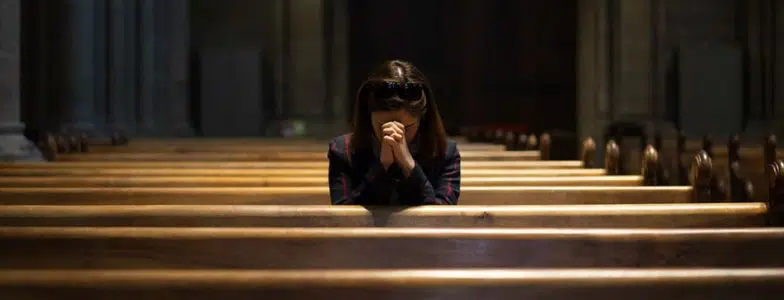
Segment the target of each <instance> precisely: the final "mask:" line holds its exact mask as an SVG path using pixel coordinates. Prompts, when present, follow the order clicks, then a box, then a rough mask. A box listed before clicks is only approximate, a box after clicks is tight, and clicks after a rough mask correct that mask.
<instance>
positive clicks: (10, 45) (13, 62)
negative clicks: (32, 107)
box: [0, 0, 42, 161]
mask: <svg viewBox="0 0 784 300" xmlns="http://www.w3.org/2000/svg"><path fill="white" fill-rule="evenodd" d="M21 27H22V26H21V0H0V161H15V160H28V161H30V160H38V161H40V160H42V156H41V153H40V152H38V149H36V148H35V145H33V144H32V143H31V142H30V141H28V140H27V139H26V138H25V137H24V135H22V131H23V130H24V124H23V123H22V122H21V116H20V108H21V105H20V104H21V99H20V89H21V87H20V79H19V77H20V74H19V73H20V69H19V68H20V57H19V56H20V50H19V47H20V29H21Z"/></svg>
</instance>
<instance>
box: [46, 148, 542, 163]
mask: <svg viewBox="0 0 784 300" xmlns="http://www.w3.org/2000/svg"><path fill="white" fill-rule="evenodd" d="M460 158H461V159H462V160H466V161H471V160H473V161H509V160H512V161H514V160H538V159H539V158H540V157H539V151H463V152H460ZM326 160H327V153H326V150H323V151H318V152H308V151H300V152H294V151H286V152H282V151H272V152H226V153H214V152H203V153H194V152H188V153H72V154H62V155H58V156H57V161H77V162H78V161H249V162H250V161H326Z"/></svg>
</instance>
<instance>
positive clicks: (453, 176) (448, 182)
mask: <svg viewBox="0 0 784 300" xmlns="http://www.w3.org/2000/svg"><path fill="white" fill-rule="evenodd" d="M444 163H445V165H444V168H443V169H442V170H441V173H440V174H438V179H436V180H435V181H434V182H430V180H428V178H427V175H426V174H425V172H424V171H423V170H422V167H420V166H419V164H418V163H417V164H416V166H414V168H413V169H412V170H411V173H410V175H409V176H408V178H407V179H406V180H405V184H406V185H408V186H409V187H410V188H411V189H412V190H413V191H415V193H414V194H415V195H419V197H418V199H422V203H421V204H451V205H455V204H457V200H458V198H459V197H460V152H459V151H458V150H457V145H456V144H455V143H454V142H450V143H449V149H448V150H447V154H446V155H445V156H444ZM418 204H420V203H418Z"/></svg>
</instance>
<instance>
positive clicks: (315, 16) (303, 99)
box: [285, 0, 331, 135]
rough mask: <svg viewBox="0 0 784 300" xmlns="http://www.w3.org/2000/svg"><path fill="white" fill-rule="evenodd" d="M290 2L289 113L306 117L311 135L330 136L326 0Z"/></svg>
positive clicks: (302, 117) (298, 117) (300, 117)
mask: <svg viewBox="0 0 784 300" xmlns="http://www.w3.org/2000/svg"><path fill="white" fill-rule="evenodd" d="M288 5H289V19H288V26H289V27H288V28H289V31H288V34H289V38H288V43H289V44H288V50H289V52H288V53H289V56H288V60H287V61H286V62H285V65H286V66H287V68H288V70H289V71H288V74H287V75H288V76H287V78H286V80H287V81H288V84H287V85H288V91H287V92H288V97H287V98H288V99H287V100H288V101H287V102H288V105H287V108H288V111H287V115H288V117H289V118H290V119H300V120H305V121H306V122H307V131H308V133H309V134H311V135H329V133H327V132H322V131H323V129H325V128H329V127H331V126H329V124H327V123H328V122H329V121H328V120H327V118H326V115H325V113H324V110H325V107H326V105H327V103H328V102H327V99H328V98H331V96H327V95H326V84H325V81H326V69H325V67H326V64H325V55H324V54H325V47H326V45H325V41H324V6H325V5H327V4H326V2H325V1H323V0H290V1H288ZM325 125H326V126H325Z"/></svg>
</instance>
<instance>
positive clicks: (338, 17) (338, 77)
mask: <svg viewBox="0 0 784 300" xmlns="http://www.w3.org/2000/svg"><path fill="white" fill-rule="evenodd" d="M327 4H329V5H332V36H331V37H328V38H330V39H331V41H332V42H331V49H332V51H331V57H330V59H331V60H332V61H331V63H330V66H331V70H330V77H331V78H330V79H331V84H332V86H331V88H330V89H329V90H330V91H331V92H332V94H331V95H329V96H330V97H331V100H332V101H331V106H332V109H331V110H332V116H331V117H332V123H333V125H334V126H335V128H333V130H334V131H335V133H338V132H345V131H347V130H348V122H347V121H348V108H349V107H351V102H353V101H354V94H353V92H351V91H349V79H348V77H349V69H348V66H349V61H350V59H349V24H348V23H349V15H348V1H347V0H333V1H328V2H327Z"/></svg>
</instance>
